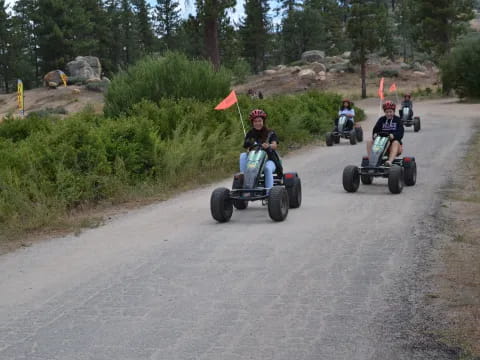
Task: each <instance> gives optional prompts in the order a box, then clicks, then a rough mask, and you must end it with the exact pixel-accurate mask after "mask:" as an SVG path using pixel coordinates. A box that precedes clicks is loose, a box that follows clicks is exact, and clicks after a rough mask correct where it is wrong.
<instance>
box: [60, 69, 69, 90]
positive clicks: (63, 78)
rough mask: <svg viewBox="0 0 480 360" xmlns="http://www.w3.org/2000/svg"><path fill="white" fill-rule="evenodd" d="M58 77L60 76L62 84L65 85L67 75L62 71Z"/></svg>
mask: <svg viewBox="0 0 480 360" xmlns="http://www.w3.org/2000/svg"><path fill="white" fill-rule="evenodd" d="M60 77H61V78H62V81H63V86H65V87H67V80H68V77H67V75H65V73H63V72H62V73H61V74H60Z"/></svg>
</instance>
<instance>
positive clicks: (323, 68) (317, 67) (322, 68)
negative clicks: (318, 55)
mask: <svg viewBox="0 0 480 360" xmlns="http://www.w3.org/2000/svg"><path fill="white" fill-rule="evenodd" d="M310 68H311V69H312V70H313V71H315V72H316V73H319V72H320V71H327V67H326V66H325V65H324V64H321V63H318V62H314V63H312V64H310Z"/></svg>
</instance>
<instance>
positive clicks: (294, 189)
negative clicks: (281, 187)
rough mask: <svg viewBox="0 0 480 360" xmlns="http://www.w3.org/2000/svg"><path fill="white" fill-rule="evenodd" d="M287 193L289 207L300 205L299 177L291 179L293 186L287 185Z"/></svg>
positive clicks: (300, 184)
mask: <svg viewBox="0 0 480 360" xmlns="http://www.w3.org/2000/svg"><path fill="white" fill-rule="evenodd" d="M287 193H288V202H289V206H290V208H292V209H296V208H298V207H300V205H301V204H302V182H301V181H300V178H299V177H296V178H294V179H293V186H290V187H287Z"/></svg>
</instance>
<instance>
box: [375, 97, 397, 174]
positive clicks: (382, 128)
mask: <svg viewBox="0 0 480 360" xmlns="http://www.w3.org/2000/svg"><path fill="white" fill-rule="evenodd" d="M382 107H383V111H384V112H385V116H382V117H381V118H379V119H378V121H377V123H376V124H375V127H374V128H373V136H372V138H373V139H375V137H376V136H377V135H378V133H380V132H387V133H389V134H390V141H391V144H390V149H389V154H388V160H387V161H386V162H385V165H386V166H391V165H392V162H393V160H394V159H395V158H396V157H397V156H398V155H400V154H401V153H402V138H403V132H404V128H403V123H402V119H400V118H399V117H398V116H396V115H395V108H396V106H395V103H394V102H392V101H386V102H385V103H384V104H383V106H382ZM372 144H373V140H368V141H367V153H368V156H369V157H370V153H371V150H372Z"/></svg>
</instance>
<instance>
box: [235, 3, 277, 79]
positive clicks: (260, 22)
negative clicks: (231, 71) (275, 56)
mask: <svg viewBox="0 0 480 360" xmlns="http://www.w3.org/2000/svg"><path fill="white" fill-rule="evenodd" d="M269 9H270V8H269V6H268V1H267V0H247V1H246V3H245V15H246V16H245V20H244V21H243V24H242V25H241V27H240V34H241V37H242V41H243V56H244V57H245V58H246V59H247V61H248V62H249V63H250V66H251V67H252V70H253V71H254V72H255V73H257V72H259V71H261V70H264V69H265V66H266V59H265V56H266V54H267V50H268V45H269V34H268V32H269V28H270V23H269V19H268V10H269Z"/></svg>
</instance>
